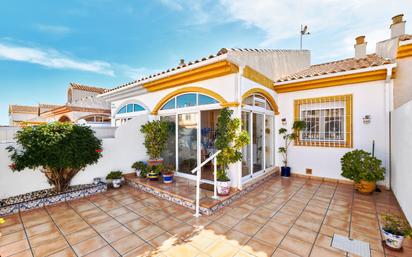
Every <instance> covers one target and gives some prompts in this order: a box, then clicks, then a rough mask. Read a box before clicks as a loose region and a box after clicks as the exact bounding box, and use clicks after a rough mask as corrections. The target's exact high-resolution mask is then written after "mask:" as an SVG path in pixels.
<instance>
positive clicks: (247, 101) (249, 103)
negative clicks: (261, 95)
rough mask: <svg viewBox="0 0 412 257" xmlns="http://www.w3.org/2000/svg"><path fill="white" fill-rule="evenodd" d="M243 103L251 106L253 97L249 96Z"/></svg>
mask: <svg viewBox="0 0 412 257" xmlns="http://www.w3.org/2000/svg"><path fill="white" fill-rule="evenodd" d="M243 103H244V104H246V105H250V106H253V95H251V96H249V97H248V98H246V99H245V100H243Z"/></svg>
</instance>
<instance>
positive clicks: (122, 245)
mask: <svg viewBox="0 0 412 257" xmlns="http://www.w3.org/2000/svg"><path fill="white" fill-rule="evenodd" d="M143 244H144V241H143V240H142V239H140V238H139V237H138V236H136V235H134V234H131V235H129V236H127V237H124V238H122V239H120V240H118V241H116V242H114V243H112V244H111V245H112V247H113V248H114V249H115V250H116V251H117V252H119V253H120V254H121V255H124V254H126V253H128V252H130V251H132V250H133V249H136V248H137V247H139V246H141V245H143Z"/></svg>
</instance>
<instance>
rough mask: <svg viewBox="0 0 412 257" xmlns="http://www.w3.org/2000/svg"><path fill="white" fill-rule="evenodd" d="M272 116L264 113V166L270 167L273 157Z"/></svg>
mask: <svg viewBox="0 0 412 257" xmlns="http://www.w3.org/2000/svg"><path fill="white" fill-rule="evenodd" d="M272 125H273V116H270V115H266V118H265V160H266V164H265V166H266V168H270V167H272V166H273V158H274V153H273V152H272V149H273V142H272V140H273V127H272Z"/></svg>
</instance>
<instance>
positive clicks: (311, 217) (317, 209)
mask: <svg viewBox="0 0 412 257" xmlns="http://www.w3.org/2000/svg"><path fill="white" fill-rule="evenodd" d="M382 212H391V213H395V212H399V207H398V205H397V202H396V199H395V198H394V196H393V194H392V193H391V192H387V191H384V192H382V193H376V194H374V195H373V196H369V195H368V196H365V195H360V194H358V193H354V191H353V189H352V186H350V185H343V184H339V185H337V184H334V183H330V182H321V181H316V180H307V179H303V178H291V179H289V180H285V179H281V178H279V177H275V178H272V179H270V180H268V181H266V182H265V183H264V184H262V185H261V186H259V187H258V188H257V189H255V190H254V191H252V192H250V193H249V194H247V195H246V196H244V197H243V198H241V200H239V201H236V202H234V203H233V204H232V205H230V206H229V207H226V208H224V209H223V210H222V211H219V212H218V213H216V214H213V215H212V216H203V217H201V218H194V217H193V211H190V210H188V209H185V208H184V207H181V206H177V205H174V204H172V203H170V202H167V201H164V200H159V199H157V198H155V197H154V196H152V195H150V194H147V193H143V192H141V191H137V190H135V189H133V188H129V187H123V188H121V189H119V190H116V191H109V192H107V193H104V194H100V195H96V196H93V197H90V198H88V199H81V200H75V201H71V202H68V203H64V204H59V205H56V206H49V207H47V208H42V209H38V210H33V211H29V212H23V213H20V214H18V215H13V216H9V217H6V220H7V222H6V223H5V224H3V225H0V231H1V232H2V233H3V237H2V238H1V239H0V255H1V256H2V257H6V256H33V255H34V256H99V257H105V256H119V255H123V256H179V257H182V256H219V257H221V256H281V257H288V256H320V257H325V256H353V255H348V254H347V253H345V252H341V251H339V250H336V249H333V248H331V247H330V243H331V236H332V235H333V234H334V233H337V234H341V235H346V236H348V235H350V236H351V237H352V238H355V239H359V240H363V241H367V242H369V243H370V245H371V248H372V256H373V257H377V256H412V243H411V240H406V241H407V242H405V245H404V246H405V247H404V251H403V253H401V254H399V253H397V252H392V251H388V250H386V249H384V248H383V247H382V245H381V235H380V232H379V219H378V215H379V214H380V213H382Z"/></svg>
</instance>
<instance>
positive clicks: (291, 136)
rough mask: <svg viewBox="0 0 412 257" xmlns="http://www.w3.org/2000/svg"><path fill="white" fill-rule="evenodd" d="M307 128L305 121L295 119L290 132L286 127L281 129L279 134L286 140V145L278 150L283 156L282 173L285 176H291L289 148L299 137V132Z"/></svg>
mask: <svg viewBox="0 0 412 257" xmlns="http://www.w3.org/2000/svg"><path fill="white" fill-rule="evenodd" d="M305 128H306V123H305V122H304V121H300V120H298V121H295V122H294V123H293V126H292V132H291V133H288V130H287V129H286V128H281V129H279V135H280V136H281V137H282V138H283V140H284V146H283V147H279V149H278V151H279V153H280V154H281V155H282V158H283V166H282V167H281V168H280V175H281V176H282V177H284V178H288V177H290V171H291V168H290V167H289V166H288V149H289V146H290V144H291V143H292V142H293V141H295V140H296V139H298V138H299V132H300V131H301V130H302V129H305Z"/></svg>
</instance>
